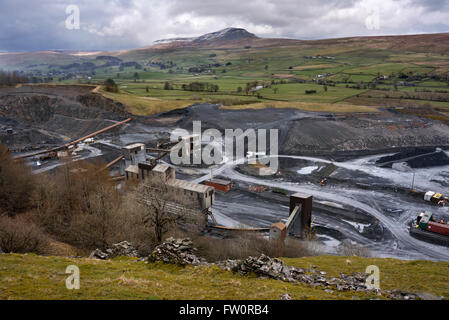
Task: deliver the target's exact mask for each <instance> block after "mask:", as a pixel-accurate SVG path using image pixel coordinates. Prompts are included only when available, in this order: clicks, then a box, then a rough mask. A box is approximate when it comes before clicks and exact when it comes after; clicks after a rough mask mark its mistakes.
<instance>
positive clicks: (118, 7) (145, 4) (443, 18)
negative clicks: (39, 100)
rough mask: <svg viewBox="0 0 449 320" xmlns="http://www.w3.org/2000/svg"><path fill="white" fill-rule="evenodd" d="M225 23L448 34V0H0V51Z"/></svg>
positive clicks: (94, 46) (331, 32)
mask: <svg viewBox="0 0 449 320" xmlns="http://www.w3.org/2000/svg"><path fill="white" fill-rule="evenodd" d="M69 5H77V6H78V8H79V12H80V16H79V17H80V19H79V21H80V25H79V29H76V28H75V29H74V28H73V27H74V26H75V27H76V25H75V24H74V22H75V21H76V19H75V18H72V17H74V16H72V14H73V13H74V12H75V11H70V10H69V11H66V9H67V7H68V6H69ZM66 12H69V13H66ZM66 20H68V25H67V22H66ZM67 26H69V28H67ZM227 27H241V28H245V29H247V30H248V31H250V32H252V33H255V34H256V35H258V36H260V37H282V38H295V39H322V38H334V37H346V36H360V35H391V34H414V33H435V32H449V0H325V1H324V0H225V1H218V0H157V1H156V0H68V1H66V0H39V1H31V0H0V51H36V50H45V49H71V50H115V49H126V48H137V47H142V46H147V45H151V44H152V42H153V41H155V40H158V39H165V38H172V37H191V36H199V35H202V34H204V33H208V32H213V31H217V30H220V29H223V28H227Z"/></svg>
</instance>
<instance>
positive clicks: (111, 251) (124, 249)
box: [89, 241, 139, 260]
mask: <svg viewBox="0 0 449 320" xmlns="http://www.w3.org/2000/svg"><path fill="white" fill-rule="evenodd" d="M120 256H126V257H138V256H139V254H138V252H137V250H136V248H134V247H133V245H132V244H131V243H129V242H128V241H122V242H120V243H116V244H113V245H112V246H111V248H108V249H106V250H105V251H101V250H100V249H95V250H94V251H93V252H92V253H91V254H90V256H89V258H91V259H100V260H106V259H112V258H115V257H120Z"/></svg>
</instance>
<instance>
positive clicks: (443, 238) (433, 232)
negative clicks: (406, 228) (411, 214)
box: [410, 212, 449, 246]
mask: <svg viewBox="0 0 449 320" xmlns="http://www.w3.org/2000/svg"><path fill="white" fill-rule="evenodd" d="M410 234H411V235H412V236H414V237H415V238H418V239H421V240H424V241H430V242H433V243H436V244H440V245H445V246H449V222H447V221H444V220H443V219H441V220H438V219H436V218H435V217H434V216H433V215H432V213H430V212H421V213H420V214H419V215H418V217H417V219H416V221H415V222H414V223H412V225H411V227H410Z"/></svg>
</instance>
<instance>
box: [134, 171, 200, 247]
mask: <svg viewBox="0 0 449 320" xmlns="http://www.w3.org/2000/svg"><path fill="white" fill-rule="evenodd" d="M154 180H156V181H153V182H152V183H143V184H141V185H140V186H139V187H138V189H137V191H136V198H137V201H138V203H139V204H140V205H141V206H142V209H143V210H142V214H141V220H142V223H143V225H144V226H145V227H146V228H147V230H151V232H152V233H153V235H154V237H155V240H156V241H157V242H158V243H160V242H161V241H162V240H163V237H164V235H165V234H166V233H167V232H169V231H173V230H174V229H176V228H177V227H180V226H181V227H182V226H184V227H187V226H188V228H189V229H193V228H196V227H197V228H201V227H202V224H201V221H205V220H206V217H205V216H204V215H203V213H201V211H200V210H197V209H195V205H196V199H195V197H197V195H196V194H192V195H191V196H187V195H186V194H185V193H184V192H183V191H182V190H177V189H175V188H173V187H171V186H169V185H167V184H166V183H165V181H163V180H162V179H158V178H155V179H154Z"/></svg>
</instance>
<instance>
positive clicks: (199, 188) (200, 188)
mask: <svg viewBox="0 0 449 320" xmlns="http://www.w3.org/2000/svg"><path fill="white" fill-rule="evenodd" d="M167 184H168V185H170V186H172V187H177V188H182V189H184V190H188V191H193V192H200V193H206V192H209V191H213V190H214V188H212V187H208V186H205V185H202V184H196V183H191V182H189V181H185V180H178V179H172V180H169V181H168V182H167Z"/></svg>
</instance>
